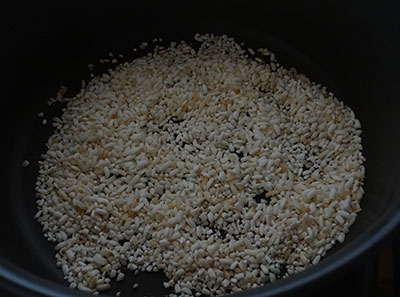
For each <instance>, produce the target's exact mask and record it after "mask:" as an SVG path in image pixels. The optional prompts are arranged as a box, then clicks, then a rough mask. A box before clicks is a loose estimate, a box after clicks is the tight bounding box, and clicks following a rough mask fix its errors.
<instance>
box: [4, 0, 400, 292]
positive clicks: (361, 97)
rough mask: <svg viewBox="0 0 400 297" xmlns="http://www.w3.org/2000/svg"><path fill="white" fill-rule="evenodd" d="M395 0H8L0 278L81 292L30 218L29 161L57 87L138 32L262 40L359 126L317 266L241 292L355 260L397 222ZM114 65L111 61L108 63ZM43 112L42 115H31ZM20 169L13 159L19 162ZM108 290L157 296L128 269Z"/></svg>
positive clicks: (13, 285) (298, 280)
mask: <svg viewBox="0 0 400 297" xmlns="http://www.w3.org/2000/svg"><path fill="white" fill-rule="evenodd" d="M398 8H399V7H398V5H397V4H396V1H386V0H385V1H358V0H356V1H342V0H336V1H305V0H298V1H214V2H213V1H204V0H203V1H126V2H118V1H72V0H69V1H18V2H14V3H13V4H12V5H11V7H7V8H4V9H3V12H4V13H5V16H4V17H3V18H2V19H3V21H5V23H4V25H3V26H2V29H1V30H2V41H3V42H2V66H3V67H2V79H1V85H2V92H1V97H2V98H1V103H0V104H1V105H0V106H1V124H2V125H1V126H0V127H1V135H2V139H3V140H2V145H1V150H2V154H1V158H2V162H1V164H2V170H1V186H2V187H1V189H2V194H1V200H0V207H1V215H0V285H1V286H2V287H5V288H6V289H7V290H9V291H12V292H14V293H16V294H17V295H18V296H23V295H26V296H80V295H82V296H86V294H84V293H81V292H79V291H77V290H72V289H69V288H68V286H67V283H66V282H65V281H64V280H63V277H62V274H61V272H60V270H59V269H58V268H57V267H56V265H55V258H54V254H55V252H54V246H53V245H52V244H50V243H48V242H47V241H46V240H45V239H44V237H43V236H42V233H41V227H40V226H39V224H38V223H36V222H35V221H34V218H33V217H34V215H35V213H36V205H35V191H34V187H35V182H36V176H37V171H38V164H37V161H38V160H39V159H40V155H41V154H42V153H44V152H45V150H46V146H45V143H46V141H47V139H48V137H49V136H50V135H51V133H52V131H53V128H52V126H51V119H52V117H53V116H56V115H60V114H61V112H62V108H63V105H62V104H56V105H55V106H51V107H49V106H48V105H47V104H46V101H47V100H48V99H49V98H50V97H54V96H55V94H56V92H57V90H58V88H59V87H60V86H62V85H64V86H67V87H68V92H67V96H73V95H74V93H76V92H77V91H78V90H79V89H80V86H81V81H82V80H88V79H89V78H90V77H89V71H88V67H87V65H88V64H89V63H91V64H95V70H94V71H95V73H96V74H99V73H102V72H104V71H106V70H107V69H108V68H110V67H113V65H112V64H99V63H98V61H99V59H101V58H104V57H107V55H108V53H109V52H110V51H112V52H115V53H121V54H124V56H125V58H124V59H125V61H130V60H132V59H133V58H135V57H137V56H140V55H143V54H145V51H138V52H133V51H132V48H134V47H137V46H138V45H139V44H140V43H141V42H142V41H150V40H151V39H152V38H154V37H162V38H163V40H164V41H165V42H168V41H171V40H175V41H180V40H182V39H183V40H187V41H188V42H190V40H191V38H192V36H193V35H194V34H195V33H196V32H200V33H207V32H209V33H215V34H227V35H229V36H233V37H235V38H236V39H237V40H238V41H240V42H242V41H243V42H246V43H247V44H248V45H249V46H251V47H253V48H258V47H268V48H269V49H271V50H272V51H274V52H275V53H276V54H277V57H278V59H279V61H280V62H281V63H282V64H283V65H285V66H289V67H290V66H294V67H295V68H297V69H298V71H299V72H302V73H304V74H306V75H307V76H308V77H310V78H311V79H312V80H314V81H316V82H319V83H322V84H324V85H326V86H327V87H328V89H329V90H330V91H333V92H334V93H335V94H336V96H337V97H338V98H339V99H340V100H342V101H344V103H346V104H347V105H349V106H350V107H351V108H352V109H353V110H354V112H355V114H356V116H357V117H358V118H359V120H360V121H361V124H362V130H363V134H362V138H363V146H364V151H363V153H364V155H365V157H366V158H367V161H366V163H365V166H366V179H365V187H364V189H365V195H364V198H363V201H362V204H361V207H362V211H361V212H360V213H359V216H358V218H357V220H356V222H355V224H354V225H353V227H352V228H351V230H350V232H349V233H348V235H347V237H346V240H345V242H344V243H343V244H341V245H338V246H335V247H334V248H333V249H332V250H331V251H330V252H329V253H328V255H327V256H326V258H324V259H323V260H322V261H321V262H320V263H319V264H317V265H316V266H314V267H311V268H309V269H306V270H305V271H303V272H301V273H299V274H296V275H294V276H290V277H288V278H286V279H282V280H279V281H276V282H274V283H272V284H268V285H266V286H264V287H260V288H256V289H252V290H248V291H244V292H241V293H240V294H239V295H243V296H254V297H256V296H303V295H307V294H308V293H309V292H310V290H313V289H314V288H316V287H321V286H324V285H325V284H326V283H327V282H328V281H329V280H332V279H334V278H335V277H336V276H338V275H340V274H341V272H343V271H345V270H346V269H348V268H349V267H350V266H352V265H355V264H356V263H359V262H362V261H364V260H365V259H367V258H368V257H369V256H370V255H372V253H374V252H375V251H376V250H377V249H378V248H379V246H381V245H382V244H383V243H384V242H385V241H386V240H388V239H390V238H391V237H392V236H394V234H395V233H396V230H398V228H399V225H400V158H399V157H398V156H399V152H400V99H399V91H398V84H399V82H400V75H399V69H400V38H399V37H400V34H399V32H400V27H399V21H398V18H397V12H398V11H399V10H398ZM114 66H115V65H114ZM39 112H44V114H45V118H46V119H47V121H48V123H47V124H46V125H43V123H42V120H43V119H42V118H39V117H38V116H37V115H38V113H39ZM25 159H26V160H29V162H30V166H28V167H27V168H23V167H22V166H21V164H22V162H23V160H25ZM127 278H128V279H127V280H125V281H124V282H122V283H121V284H115V285H113V289H112V290H111V291H108V292H106V293H105V294H114V293H115V292H116V291H121V292H122V293H123V294H122V296H123V295H124V293H128V292H129V293H130V294H132V288H131V285H132V283H133V281H135V282H138V283H139V284H140V287H139V289H138V291H137V292H136V293H135V294H136V295H137V296H164V295H165V294H166V293H168V292H167V291H165V290H164V289H163V287H162V282H163V281H165V280H166V279H165V277H164V276H163V275H162V273H158V274H139V275H138V276H133V275H128V277H127Z"/></svg>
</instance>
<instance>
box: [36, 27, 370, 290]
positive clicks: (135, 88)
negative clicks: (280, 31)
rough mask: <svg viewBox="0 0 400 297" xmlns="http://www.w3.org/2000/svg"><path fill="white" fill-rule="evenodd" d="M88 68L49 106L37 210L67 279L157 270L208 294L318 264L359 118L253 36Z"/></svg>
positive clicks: (350, 194)
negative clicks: (96, 71) (61, 102)
mask: <svg viewBox="0 0 400 297" xmlns="http://www.w3.org/2000/svg"><path fill="white" fill-rule="evenodd" d="M195 40H197V41H198V42H199V43H200V44H201V45H200V47H199V48H198V49H197V50H195V49H193V48H192V47H191V46H189V45H188V44H186V43H185V42H180V43H174V42H173V43H171V45H170V47H168V48H163V47H159V46H156V48H155V49H154V51H153V52H152V53H149V54H148V55H147V56H145V57H142V58H139V59H135V60H134V61H132V62H131V63H124V64H121V65H119V66H117V67H116V68H115V69H114V70H112V71H110V72H109V74H103V75H102V76H100V77H95V78H93V80H92V81H91V82H89V83H88V85H87V86H86V87H85V88H84V89H82V90H81V92H80V93H79V94H78V95H76V96H75V97H74V98H73V99H72V100H70V101H69V102H68V104H67V106H66V108H65V111H64V113H63V115H62V117H61V118H55V119H54V121H53V125H54V126H55V128H56V129H55V133H54V134H53V135H52V136H51V137H50V139H49V141H48V144H47V146H48V151H47V152H46V153H45V154H44V155H43V159H42V161H40V162H39V163H40V171H39V176H38V179H37V187H36V190H37V194H38V201H37V205H38V209H39V211H38V213H37V215H36V219H37V220H38V221H39V222H40V223H41V225H42V226H43V232H44V235H45V237H46V238H47V239H48V240H49V241H52V242H54V243H55V244H56V246H55V249H56V251H57V253H56V259H57V265H58V266H59V267H60V268H61V269H62V271H63V274H64V275H65V279H66V280H67V281H68V282H69V283H70V287H71V288H76V287H77V288H78V289H80V290H85V291H93V292H97V291H104V290H108V289H109V288H110V281H111V279H112V278H117V279H118V280H119V281H120V280H122V279H123V278H124V273H123V272H122V271H123V270H126V269H128V270H131V271H132V272H134V273H137V272H138V271H148V272H151V271H158V270H162V271H163V272H164V273H165V275H166V276H167V277H168V278H169V279H170V281H169V282H167V283H164V286H165V287H166V288H168V287H170V288H172V289H173V290H172V292H173V293H171V296H177V295H178V296H192V295H195V296H200V295H222V294H226V293H229V292H238V291H241V290H244V289H248V288H252V287H256V286H261V285H264V284H266V283H268V282H273V281H275V280H276V279H278V278H281V277H286V276H288V275H291V274H294V273H296V272H299V271H302V270H304V269H305V268H306V267H308V266H310V265H314V264H317V263H318V262H319V261H320V260H321V257H323V256H324V255H325V253H326V252H327V251H328V250H329V249H331V248H332V246H333V245H334V244H335V243H336V242H343V240H344V238H345V234H346V232H348V230H349V227H350V226H351V225H352V224H353V223H354V221H355V219H356V216H357V215H356V213H357V212H359V211H360V206H359V204H360V200H361V198H362V195H363V190H362V184H363V179H364V173H365V170H364V167H363V165H362V163H363V161H364V160H365V159H364V157H363V156H362V153H361V150H362V146H361V137H360V134H361V130H360V122H359V121H358V120H357V119H356V118H355V115H354V113H353V112H352V110H351V109H350V108H349V107H347V106H345V105H344V104H343V103H342V102H340V101H338V100H337V99H336V98H335V97H334V95H333V94H332V93H328V92H327V91H326V88H325V87H322V86H321V85H317V84H315V83H312V82H310V80H309V79H308V78H307V77H305V76H304V75H302V74H298V73H297V72H296V70H294V69H290V70H288V69H285V68H283V67H281V66H280V65H279V64H278V63H277V62H276V61H275V58H274V55H273V54H272V53H270V52H269V51H268V50H266V49H259V50H258V51H257V58H255V56H253V55H254V54H255V51H254V50H252V49H248V50H245V49H242V47H241V46H240V45H239V44H237V43H236V42H235V41H234V39H233V38H228V37H227V36H214V35H209V34H205V35H198V34H197V35H196V36H195Z"/></svg>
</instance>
